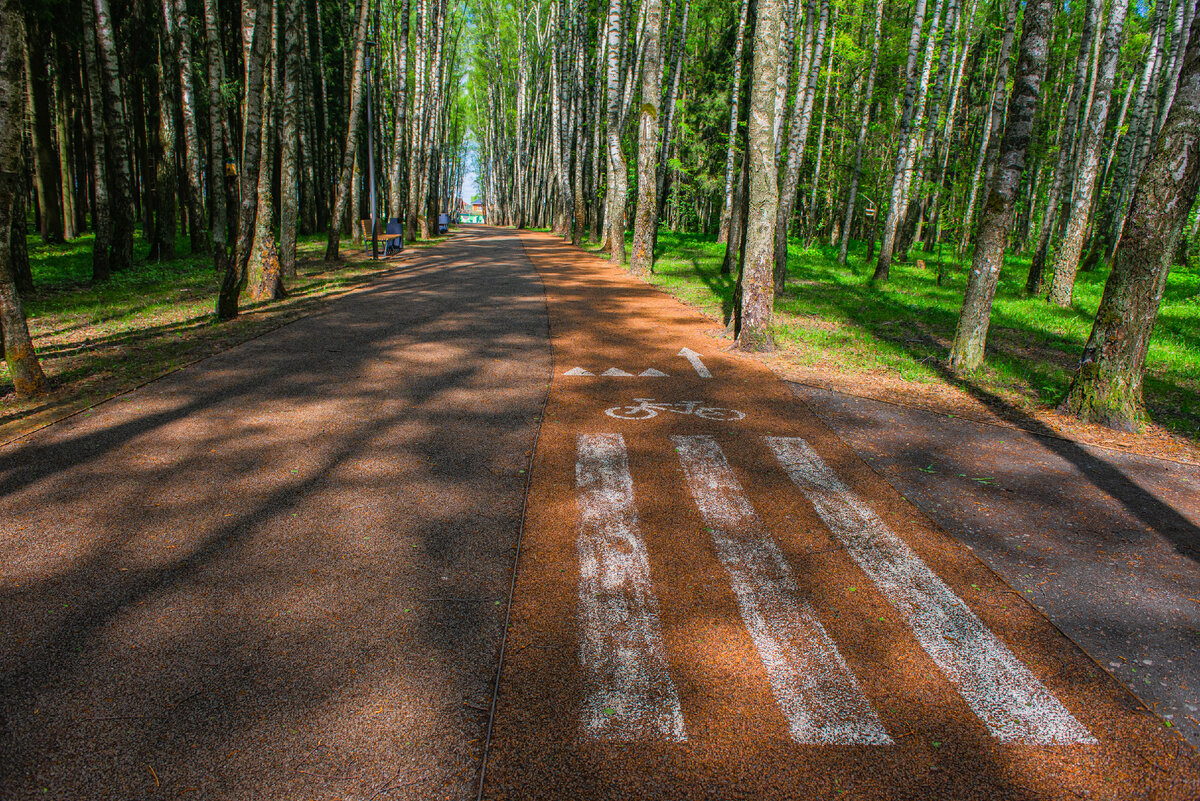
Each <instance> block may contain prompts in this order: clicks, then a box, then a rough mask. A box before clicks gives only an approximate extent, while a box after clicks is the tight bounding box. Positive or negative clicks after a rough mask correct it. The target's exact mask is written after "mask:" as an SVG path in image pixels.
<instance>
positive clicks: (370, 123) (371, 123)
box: [364, 39, 379, 259]
mask: <svg viewBox="0 0 1200 801" xmlns="http://www.w3.org/2000/svg"><path fill="white" fill-rule="evenodd" d="M365 44H366V46H367V55H366V64H365V65H364V66H365V67H366V72H367V174H368V175H369V181H370V190H369V192H368V196H369V198H370V199H369V201H368V202H369V203H370V204H371V258H372V259H378V258H379V205H378V203H377V202H376V200H375V117H374V109H373V108H372V107H371V76H372V75H373V74H374V73H373V69H374V67H373V63H372V62H373V58H372V56H373V55H374V53H373V48H374V47H375V42H374V41H373V40H371V39H368V40H367V41H366V43H365Z"/></svg>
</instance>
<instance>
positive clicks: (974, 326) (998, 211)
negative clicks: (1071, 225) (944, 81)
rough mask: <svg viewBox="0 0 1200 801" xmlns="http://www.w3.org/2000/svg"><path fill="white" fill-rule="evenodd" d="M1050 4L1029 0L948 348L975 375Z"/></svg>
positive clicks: (1029, 123) (1038, 83)
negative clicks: (1000, 133)
mask: <svg viewBox="0 0 1200 801" xmlns="http://www.w3.org/2000/svg"><path fill="white" fill-rule="evenodd" d="M1053 21H1054V4H1053V3H1052V2H1051V0H1029V2H1028V3H1026V5H1025V19H1024V23H1023V29H1022V32H1021V46H1020V49H1019V52H1018V56H1017V73H1016V78H1015V81H1014V85H1013V91H1012V95H1011V96H1010V97H1009V100H1008V113H1007V115H1006V118H1007V122H1006V124H1005V128H1004V138H1003V139H1001V140H1000V148H999V151H998V153H999V155H998V158H997V172H996V175H995V178H994V179H993V181H992V183H991V187H990V189H989V191H988V197H987V201H986V202H985V203H984V206H983V213H982V214H981V215H980V222H979V236H978V237H977V238H976V241H975V255H974V258H973V259H972V261H971V272H970V274H969V275H968V277H967V290H966V295H965V297H964V298H963V306H962V310H961V311H960V312H959V317H958V330H957V331H956V332H955V334H954V344H953V346H952V347H951V349H950V367H951V369H953V370H956V371H959V372H965V371H970V370H974V369H975V368H977V367H978V366H979V365H980V364H981V363H982V362H983V355H984V348H985V345H986V342H987V330H988V324H989V323H990V321H991V315H992V300H993V298H994V297H995V295H996V284H997V282H998V281H999V280H1000V268H1001V266H1002V265H1003V263H1004V246H1005V242H1006V240H1007V239H1008V234H1009V231H1010V230H1011V227H1012V217H1013V213H1012V212H1013V206H1014V205H1015V204H1016V198H1017V191H1018V189H1019V188H1020V184H1021V174H1022V172H1023V171H1024V170H1025V156H1026V153H1027V151H1028V150H1029V143H1030V141H1031V139H1032V138H1033V122H1034V115H1035V114H1036V112H1037V106H1038V97H1039V95H1040V93H1041V88H1042V76H1043V74H1044V73H1045V70H1046V62H1047V59H1048V57H1049V53H1050V38H1051V30H1052V27H1053Z"/></svg>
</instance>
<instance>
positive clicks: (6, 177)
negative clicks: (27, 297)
mask: <svg viewBox="0 0 1200 801" xmlns="http://www.w3.org/2000/svg"><path fill="white" fill-rule="evenodd" d="M23 28H24V25H23V23H22V20H21V16H20V14H19V13H18V10H17V3H16V0H0V342H2V343H3V346H4V359H5V361H6V362H7V363H8V374H9V376H11V377H12V382H13V389H14V390H15V391H16V393H17V395H18V396H20V397H31V396H34V395H42V394H44V393H46V392H47V391H48V390H49V383H48V382H47V381H46V376H45V374H43V373H42V367H41V364H40V363H39V362H38V358H37V354H36V353H35V352H34V349H33V341H32V340H31V339H30V337H29V328H28V326H27V325H26V322H25V309H24V307H23V305H22V303H21V297H20V295H18V294H17V286H16V281H15V278H14V275H13V264H12V261H13V243H12V239H11V237H12V232H13V224H12V223H13V212H14V210H15V209H17V208H20V206H19V204H18V198H19V197H20V196H21V194H22V193H23V192H24V189H23V187H21V179H20V176H21V175H22V173H23V172H24V169H23V167H22V164H21V161H22V155H21V128H22V126H23V122H24V116H25V115H24V106H25V97H24V95H25V87H24V85H23V81H22V78H23V73H24V70H23V66H24V65H23V58H22V55H23V50H24V45H23V43H22V33H23Z"/></svg>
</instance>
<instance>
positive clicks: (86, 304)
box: [0, 235, 445, 442]
mask: <svg viewBox="0 0 1200 801" xmlns="http://www.w3.org/2000/svg"><path fill="white" fill-rule="evenodd" d="M444 239H445V237H441V238H438V239H434V240H429V241H428V242H420V243H417V244H416V245H415V246H414V245H409V247H410V248H413V247H417V248H422V247H428V246H430V245H432V244H436V243H437V242H440V241H443V240H444ZM177 248H178V252H179V253H184V254H186V253H187V249H188V244H187V240H186V239H185V238H182V237H181V238H180V240H179V242H178V244H177ZM146 250H147V249H146V247H145V245H144V244H143V243H139V246H138V248H137V250H136V252H135V257H136V263H135V264H134V266H133V267H131V268H130V269H128V270H123V271H120V272H118V273H115V274H114V275H113V277H112V279H111V280H110V281H107V282H105V283H102V284H93V283H92V282H91V253H92V241H91V236H90V235H88V236H83V237H80V238H78V239H76V240H74V241H72V242H69V243H66V244H63V245H55V246H46V245H43V244H42V243H41V241H40V239H38V238H36V237H30V238H29V255H30V263H31V265H32V267H33V276H34V283H35V285H36V290H35V291H34V293H33V294H32V295H30V296H29V297H26V298H25V299H24V301H25V310H26V313H27V315H28V317H29V328H30V333H31V334H32V336H33V340H34V346H35V348H36V349H37V352H38V356H39V357H40V359H41V363H42V368H43V369H44V370H45V371H46V374H47V376H49V378H50V381H51V383H52V385H53V389H52V392H51V393H50V395H49V396H46V397H41V398H33V399H19V398H17V397H16V396H15V395H14V394H13V393H12V382H11V380H10V379H9V376H8V368H7V366H6V365H4V364H3V362H0V442H3V441H5V440H8V439H11V438H12V437H13V436H19V435H20V434H21V433H23V432H24V431H26V430H29V429H30V428H36V427H37V426H38V425H41V424H42V423H44V422H46V421H48V420H52V419H57V418H59V417H61V416H63V415H64V414H67V413H70V412H71V411H74V410H76V409H79V408H84V407H86V406H89V405H91V404H93V403H96V402H98V401H100V400H103V399H104V398H108V397H111V396H113V395H115V394H118V393H120V392H124V391H126V390H128V389H131V388H133V387H136V386H138V385H140V384H143V383H145V382H146V381H149V380H151V379H153V378H155V377H157V376H160V375H163V374H164V373H168V372H170V371H172V370H176V369H178V368H179V367H182V366H184V365H186V364H190V363H191V362H194V361H196V360H198V359H202V358H204V357H206V356H209V355H211V354H213V353H216V352H218V351H220V350H223V349H225V348H228V347H231V346H233V345H236V344H238V343H239V342H244V341H246V340H248V339H251V338H253V337H256V336H258V335H260V334H262V333H264V332H266V331H269V330H271V329H273V328H278V327H279V326H281V325H284V324H286V323H288V322H291V321H292V320H295V319H296V318H298V317H301V316H303V315H305V314H308V313H310V312H312V311H313V310H315V309H316V308H317V307H319V306H320V305H321V303H322V302H323V301H324V300H325V299H326V298H328V297H329V296H331V295H335V294H339V293H341V292H343V291H345V290H347V289H349V288H350V287H353V286H355V285H356V284H360V283H363V282H365V281H368V280H370V278H371V277H372V276H375V275H378V274H379V273H381V272H385V271H387V270H390V269H392V268H393V267H395V266H396V265H397V264H401V263H403V260H402V259H396V258H392V259H389V260H388V261H382V260H380V261H372V260H371V259H370V257H369V256H367V255H366V254H364V253H363V251H362V250H361V249H357V248H355V247H353V246H352V245H351V244H350V243H349V242H343V247H342V261H341V262H339V263H334V264H326V263H324V262H323V261H322V256H323V255H324V250H325V238H324V236H311V237H303V238H302V240H301V242H300V243H299V245H298V263H297V276H296V277H295V278H293V279H290V280H288V281H287V282H286V283H287V288H288V293H289V297H288V298H286V299H284V300H282V301H270V302H266V303H257V304H256V303H250V302H248V301H247V299H246V298H243V301H246V302H244V305H243V306H242V314H241V315H240V316H239V317H238V318H237V319H235V320H232V321H230V322H227V323H220V324H216V323H214V318H213V310H214V308H215V306H216V295H217V288H218V276H217V274H216V271H215V270H214V269H213V265H212V261H211V260H210V259H208V258H207V257H205V256H203V255H200V256H192V255H184V256H181V257H179V258H176V259H173V260H171V261H168V262H159V263H152V262H148V261H147V260H146Z"/></svg>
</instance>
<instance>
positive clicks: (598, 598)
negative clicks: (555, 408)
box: [575, 434, 687, 742]
mask: <svg viewBox="0 0 1200 801" xmlns="http://www.w3.org/2000/svg"><path fill="white" fill-rule="evenodd" d="M576 447H577V461H576V464H575V486H576V488H577V489H578V490H579V510H580V515H579V518H580V520H579V531H578V536H577V538H576V541H575V542H576V548H577V549H578V551H579V573H580V578H579V608H580V617H581V623H582V644H581V654H580V659H581V661H582V663H583V669H584V673H585V675H586V683H587V698H586V700H585V701H584V708H583V721H582V723H583V729H584V731H585V732H586V733H587V734H588V735H590V736H592V737H596V738H598V739H605V740H633V739H637V738H648V739H665V740H672V741H677V742H678V741H683V740H686V739H687V734H686V732H685V731H684V726H683V712H682V711H681V710H680V707H679V695H678V693H677V692H676V690H675V684H674V682H672V681H671V676H670V674H669V672H668V670H667V658H666V649H665V648H664V646H663V640H662V623H661V622H660V620H659V616H658V599H657V598H656V597H655V595H654V588H653V586H651V583H650V560H649V558H648V556H647V553H646V545H645V543H643V542H642V539H641V536H640V534H639V530H638V529H639V524H638V514H637V507H636V506H635V504H634V500H633V479H632V478H631V477H630V475H629V460H628V457H627V456H626V453H625V440H624V438H622V436H621V435H620V434H581V435H579V438H578V440H577V442H576Z"/></svg>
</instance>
